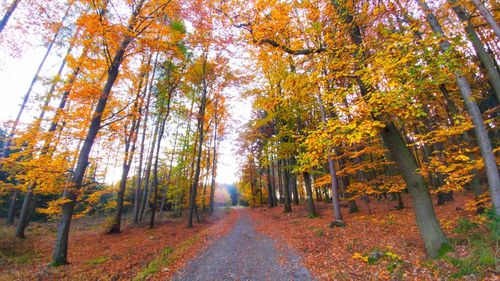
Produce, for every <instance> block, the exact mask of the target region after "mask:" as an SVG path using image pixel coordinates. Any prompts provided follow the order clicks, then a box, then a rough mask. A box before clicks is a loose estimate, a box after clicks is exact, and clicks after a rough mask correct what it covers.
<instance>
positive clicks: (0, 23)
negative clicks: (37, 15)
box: [0, 0, 20, 33]
mask: <svg viewBox="0 0 500 281" xmlns="http://www.w3.org/2000/svg"><path fill="white" fill-rule="evenodd" d="M19 2H20V0H14V1H12V3H10V5H9V7H8V8H7V11H5V15H4V16H3V18H2V20H1V21H0V33H2V31H3V29H4V28H5V26H6V25H7V22H9V19H10V17H11V16H12V14H13V13H14V11H15V10H16V8H17V5H18V4H19Z"/></svg>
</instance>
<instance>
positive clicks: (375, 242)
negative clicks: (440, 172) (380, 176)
mask: <svg viewBox="0 0 500 281" xmlns="http://www.w3.org/2000/svg"><path fill="white" fill-rule="evenodd" d="M454 197H455V200H454V201H452V202H448V203H447V204H445V205H442V206H436V205H435V206H434V208H435V210H436V213H437V215H438V219H439V221H440V223H441V226H442V228H443V230H444V231H445V233H446V235H447V236H448V238H449V240H450V243H451V247H453V249H454V250H452V251H450V252H448V253H447V252H446V251H445V252H443V253H442V256H440V258H438V259H436V260H429V259H427V258H426V256H425V251H424V246H423V242H422V240H421V239H420V237H419V232H418V228H417V226H416V222H415V217H414V214H413V210H412V209H411V201H410V198H409V196H408V195H405V196H404V197H403V199H404V202H405V206H406V207H405V208H404V209H403V210H395V208H394V206H395V205H396V202H395V201H390V200H388V199H383V200H381V201H375V200H373V199H372V201H371V203H369V205H370V213H369V212H368V205H367V204H366V203H364V201H361V200H358V202H357V204H358V207H359V209H360V211H359V212H356V213H353V214H349V213H348V208H342V213H343V215H344V220H345V222H346V223H347V226H346V227H335V228H329V227H328V225H329V223H330V222H331V221H332V219H333V210H332V204H331V203H322V202H319V203H316V204H315V205H316V209H317V210H318V211H319V217H315V218H310V217H308V213H307V210H306V208H305V206H303V205H300V206H292V207H293V212H292V213H283V208H282V207H281V206H279V207H274V208H272V209H268V208H254V209H253V211H252V212H251V213H250V214H251V217H252V218H253V220H255V221H258V224H257V226H256V229H257V231H258V232H261V233H263V234H266V235H269V236H270V237H272V238H274V239H275V240H276V241H278V243H277V244H276V247H278V248H279V247H281V246H282V245H285V246H286V247H291V248H292V249H294V250H295V252H297V253H299V254H300V255H301V257H302V260H303V264H304V266H305V267H306V268H308V269H309V270H310V271H311V273H312V274H313V277H314V278H316V279H318V280H450V279H456V278H458V279H462V278H463V279H466V280H499V276H500V275H499V274H500V271H499V269H500V268H498V266H499V262H500V256H498V253H499V249H498V236H497V237H496V240H495V239H491V236H492V235H491V231H490V230H489V229H488V227H487V226H486V224H487V222H486V220H485V217H484V216H477V215H476V214H475V213H474V212H472V211H467V210H466V208H465V206H466V205H467V203H468V202H471V200H472V196H470V195H468V194H465V193H459V194H455V196H454ZM434 202H435V200H434ZM495 242H496V243H497V244H496V245H495ZM495 265H496V266H497V268H495Z"/></svg>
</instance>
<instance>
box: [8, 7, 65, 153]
mask: <svg viewBox="0 0 500 281" xmlns="http://www.w3.org/2000/svg"><path fill="white" fill-rule="evenodd" d="M16 5H17V3H16ZM71 6H72V5H71V3H70V5H68V8H67V9H66V12H65V14H64V16H63V18H62V20H61V22H60V23H59V26H58V28H57V30H56V32H55V33H54V36H52V39H51V41H50V43H49V45H48V47H47V50H46V51H45V54H44V56H43V58H42V61H41V62H40V64H39V65H38V68H37V70H36V72H35V75H34V76H33V79H32V80H31V84H30V86H29V88H28V91H27V92H26V94H24V98H23V102H22V103H21V107H20V108H19V112H18V113H17V116H16V119H15V120H14V124H13V125H12V128H11V129H10V133H9V135H8V136H7V138H6V141H5V143H4V147H3V150H2V158H5V157H7V155H8V151H9V148H10V146H11V143H12V139H13V138H14V135H15V133H16V128H17V126H18V125H19V122H20V120H21V116H22V114H23V112H24V109H25V108H26V105H27V104H28V100H29V98H30V95H31V91H32V90H33V87H34V86H35V83H36V82H37V81H38V77H39V75H40V72H41V71H42V68H43V66H44V65H45V61H46V60H47V58H48V57H49V54H50V52H51V50H52V47H54V44H55V43H56V39H57V37H58V36H59V33H60V32H61V29H62V25H63V23H64V21H65V20H66V17H67V16H68V13H69V10H70V8H71ZM1 28H2V27H1V26H0V32H1Z"/></svg>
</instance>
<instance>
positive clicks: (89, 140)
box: [52, 0, 144, 266]
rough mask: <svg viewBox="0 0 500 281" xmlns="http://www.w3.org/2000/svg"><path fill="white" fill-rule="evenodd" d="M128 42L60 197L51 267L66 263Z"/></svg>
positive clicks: (117, 57) (115, 60)
mask: <svg viewBox="0 0 500 281" xmlns="http://www.w3.org/2000/svg"><path fill="white" fill-rule="evenodd" d="M143 3H144V0H141V1H140V2H139V3H138V4H137V6H136V8H135V10H134V12H133V14H132V16H131V18H130V21H129V24H128V28H127V29H128V30H131V29H132V27H133V26H134V25H135V22H136V19H137V16H138V14H139V11H140V9H141V7H142V5H143ZM131 41H132V37H130V35H125V37H124V38H123V40H122V41H121V43H120V46H119V48H118V49H117V51H116V53H115V55H114V57H113V60H112V62H111V65H110V67H109V69H108V77H107V80H106V84H105V85H104V88H103V90H102V93H101V96H100V97H99V101H98V103H97V105H96V107H95V109H94V113H93V115H92V120H91V122H90V126H89V129H88V132H87V136H86V137H85V141H84V143H83V146H82V148H81V149H80V153H79V155H78V161H77V164H76V168H75V172H74V174H73V178H72V179H71V187H70V188H68V189H67V190H66V192H65V194H63V198H64V199H67V200H69V202H67V203H65V204H63V206H62V218H61V224H60V225H59V229H58V231H57V238H56V241H55V246H54V252H53V254H52V264H53V265H54V266H58V265H62V264H67V263H68V260H67V253H68V238H69V228H70V225H71V218H72V216H73V209H74V207H75V204H76V199H77V192H78V191H79V189H80V188H81V187H82V183H83V178H84V176H85V171H86V169H87V166H88V165H89V156H90V151H91V150H92V146H93V145H94V142H95V139H96V137H97V133H98V132H99V129H100V127H101V121H102V114H103V112H104V109H105V108H106V104H107V102H108V99H109V95H110V93H111V89H112V88H113V84H114V83H115V81H116V78H117V77H118V73H119V69H120V65H121V63H122V61H123V57H124V55H125V50H126V48H127V47H128V45H129V44H130V42H131Z"/></svg>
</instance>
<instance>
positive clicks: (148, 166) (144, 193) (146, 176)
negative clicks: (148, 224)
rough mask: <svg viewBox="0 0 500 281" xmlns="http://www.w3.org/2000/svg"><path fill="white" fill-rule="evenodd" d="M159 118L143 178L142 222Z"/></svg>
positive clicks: (140, 217) (140, 214) (147, 197)
mask: <svg viewBox="0 0 500 281" xmlns="http://www.w3.org/2000/svg"><path fill="white" fill-rule="evenodd" d="M159 118H160V117H159V116H158V117H157V119H156V121H155V122H156V125H155V129H154V133H153V141H152V143H151V148H150V150H149V156H148V162H147V165H146V175H145V176H144V189H143V192H142V198H141V199H142V202H141V208H140V210H139V221H142V217H143V216H144V212H145V211H146V208H147V203H148V200H149V195H150V193H151V191H150V190H151V182H150V180H149V178H150V177H151V167H152V165H153V157H154V152H155V147H156V139H157V138H158V132H159V128H160V124H159V123H158V122H159Z"/></svg>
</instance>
